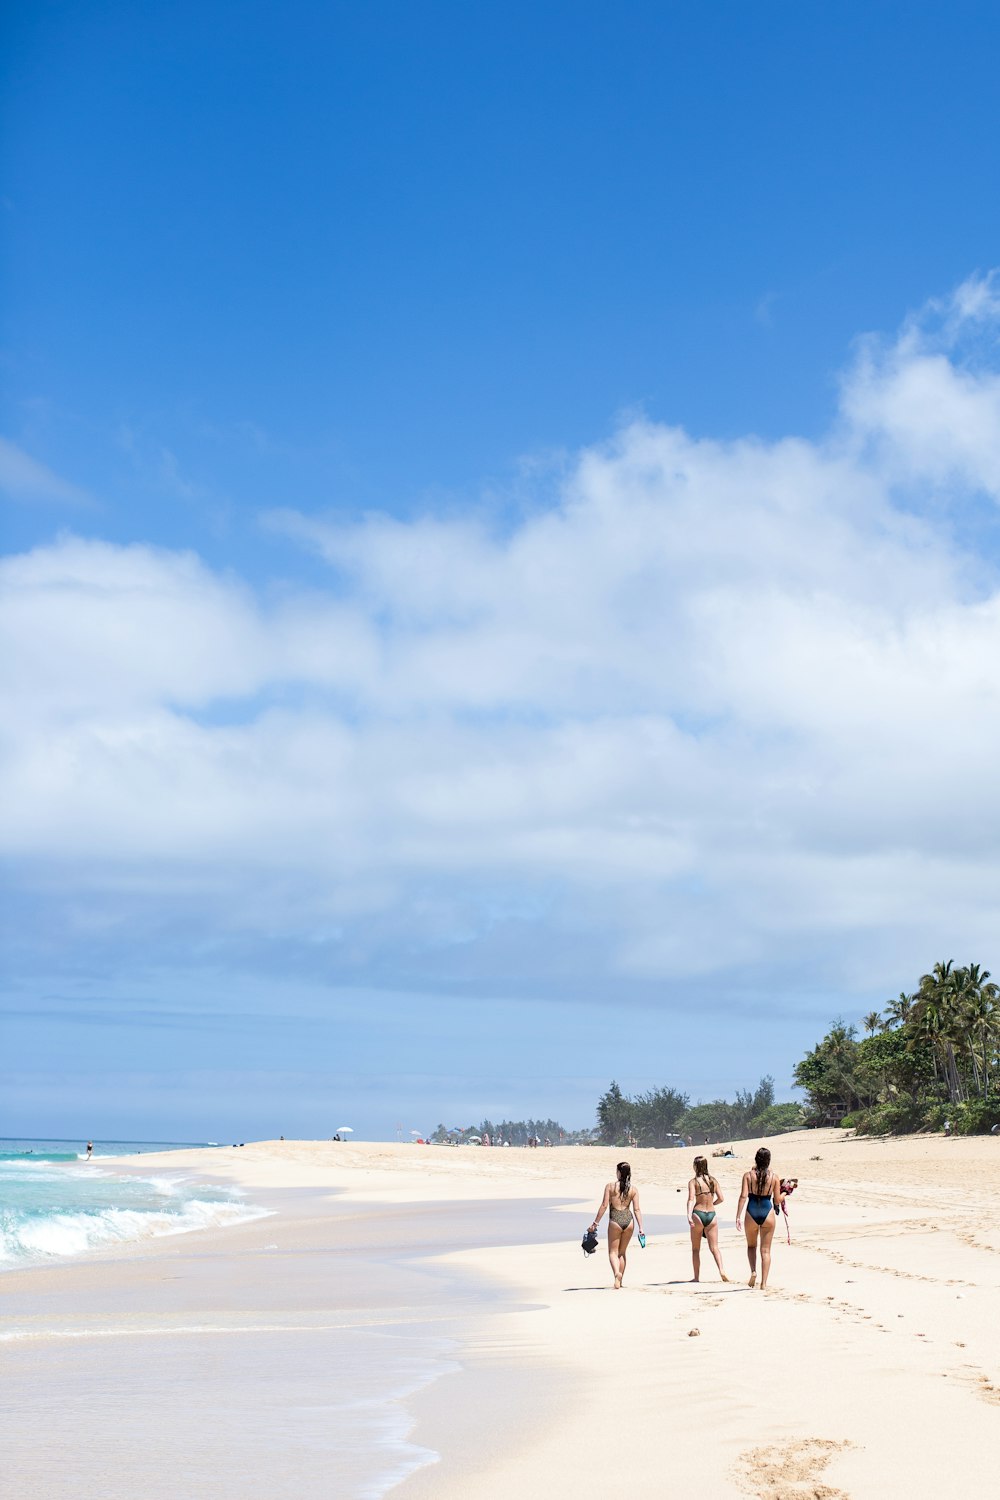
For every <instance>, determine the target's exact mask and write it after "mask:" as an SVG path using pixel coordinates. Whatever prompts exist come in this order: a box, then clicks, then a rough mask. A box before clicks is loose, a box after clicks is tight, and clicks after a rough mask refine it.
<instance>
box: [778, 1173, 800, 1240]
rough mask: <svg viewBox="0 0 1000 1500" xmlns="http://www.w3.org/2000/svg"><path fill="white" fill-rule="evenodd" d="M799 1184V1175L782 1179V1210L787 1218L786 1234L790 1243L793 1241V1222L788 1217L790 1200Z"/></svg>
mask: <svg viewBox="0 0 1000 1500" xmlns="http://www.w3.org/2000/svg"><path fill="white" fill-rule="evenodd" d="M798 1185H799V1179H798V1178H797V1177H783V1178H782V1179H781V1212H782V1214H783V1215H784V1219H785V1235H786V1237H787V1240H788V1243H789V1244H791V1243H792V1224H791V1220H790V1219H789V1217H788V1200H789V1198H790V1197H791V1195H792V1193H794V1192H795V1189H796V1188H797V1187H798Z"/></svg>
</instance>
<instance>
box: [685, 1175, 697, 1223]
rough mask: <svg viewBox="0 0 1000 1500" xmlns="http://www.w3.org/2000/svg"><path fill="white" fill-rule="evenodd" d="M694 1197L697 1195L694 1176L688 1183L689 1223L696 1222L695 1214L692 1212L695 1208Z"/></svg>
mask: <svg viewBox="0 0 1000 1500" xmlns="http://www.w3.org/2000/svg"><path fill="white" fill-rule="evenodd" d="M694 1197H695V1179H694V1178H693V1177H692V1178H691V1181H690V1182H689V1183H688V1202H687V1216H688V1223H689V1224H693V1223H694V1214H693V1213H692V1212H691V1210H692V1209H693V1208H694Z"/></svg>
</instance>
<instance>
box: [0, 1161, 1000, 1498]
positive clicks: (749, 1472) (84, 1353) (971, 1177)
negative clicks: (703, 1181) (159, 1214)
mask: <svg viewBox="0 0 1000 1500" xmlns="http://www.w3.org/2000/svg"><path fill="white" fill-rule="evenodd" d="M757 1144H758V1143H757V1142H749V1143H742V1144H741V1143H736V1144H735V1148H734V1149H735V1151H736V1157H735V1159H726V1160H720V1161H717V1162H715V1163H713V1166H714V1168H715V1169H716V1171H717V1175H718V1177H719V1180H720V1183H721V1185H722V1188H723V1191H724V1192H725V1194H726V1202H725V1204H724V1205H723V1207H722V1211H721V1218H722V1222H723V1226H724V1227H723V1232H722V1246H723V1252H724V1255H725V1262H726V1269H727V1272H728V1274H729V1275H730V1277H731V1278H733V1280H732V1282H731V1284H729V1285H723V1284H722V1283H720V1282H719V1280H718V1279H717V1275H716V1271H715V1267H714V1265H713V1264H712V1262H711V1260H710V1258H709V1257H708V1256H707V1253H703V1260H702V1277H703V1280H702V1282H701V1284H699V1285H697V1286H695V1285H692V1284H691V1283H690V1280H689V1278H690V1275H691V1263H690V1253H689V1248H688V1236H687V1230H686V1227H685V1226H684V1225H683V1224H682V1223H679V1222H678V1221H679V1216H681V1215H683V1211H684V1203H685V1191H684V1189H685V1187H686V1182H687V1178H688V1175H689V1167H690V1158H691V1155H692V1154H693V1153H691V1152H682V1151H659V1152H656V1151H634V1152H631V1153H630V1160H631V1161H632V1164H633V1175H634V1180H635V1181H636V1183H637V1185H638V1186H639V1188H640V1191H641V1196H642V1203H643V1209H644V1213H645V1215H646V1216H647V1219H648V1220H649V1221H650V1222H649V1225H648V1228H649V1230H650V1235H649V1243H648V1245H647V1248H646V1250H645V1251H641V1250H640V1249H639V1248H638V1245H637V1244H635V1243H634V1244H633V1249H632V1250H631V1252H630V1256H629V1271H628V1275H627V1278H626V1286H625V1288H624V1290H623V1291H622V1292H620V1293H618V1292H614V1291H613V1290H612V1288H611V1280H610V1275H609V1271H608V1265H607V1259H606V1255H605V1252H604V1245H603V1237H602V1245H601V1249H600V1251H599V1253H598V1254H597V1255H595V1256H593V1257H591V1258H589V1259H585V1258H584V1257H583V1255H582V1253H581V1251H580V1248H579V1239H580V1235H581V1233H582V1231H583V1229H584V1227H585V1226H586V1224H587V1222H589V1220H590V1218H591V1217H592V1215H593V1212H594V1209H595V1207H596V1204H597V1201H598V1197H599V1194H600V1190H601V1186H602V1184H603V1182H604V1181H605V1180H606V1178H607V1177H608V1176H609V1175H610V1173H611V1171H612V1170H613V1165H614V1160H615V1158H616V1155H617V1153H615V1152H613V1151H607V1150H601V1149H593V1148H590V1149H586V1148H567V1149H556V1150H548V1151H547V1150H544V1149H543V1150H537V1151H526V1150H503V1151H497V1150H492V1151H485V1150H476V1149H471V1148H466V1149H456V1150H449V1149H447V1148H436V1147H421V1146H410V1145H405V1146H395V1145H379V1144H356V1145H347V1144H339V1143H307V1142H292V1141H289V1142H266V1143H259V1144H253V1145H247V1146H246V1147H245V1148H243V1149H241V1150H232V1151H229V1150H216V1151H211V1152H172V1153H170V1154H169V1156H163V1157H161V1158H155V1157H152V1156H145V1155H144V1156H143V1157H142V1158H141V1159H136V1160H135V1161H133V1162H131V1164H129V1163H126V1162H118V1163H117V1168H118V1169H121V1170H125V1169H126V1167H128V1166H129V1165H131V1167H132V1168H134V1169H139V1167H141V1169H142V1170H143V1171H148V1170H150V1169H152V1168H153V1167H155V1168H156V1169H157V1170H160V1169H163V1170H170V1171H185V1172H191V1173H197V1174H201V1175H205V1176H210V1177H212V1178H214V1179H215V1180H226V1181H229V1182H231V1183H234V1184H237V1185H238V1186H239V1187H240V1188H241V1189H243V1190H244V1191H245V1192H246V1193H247V1194H248V1196H249V1197H250V1198H252V1199H253V1201H255V1202H259V1203H261V1204H262V1205H263V1206H264V1207H267V1208H269V1209H271V1215H270V1217H268V1218H266V1219H260V1220H257V1221H254V1222H251V1223H248V1224H241V1225H238V1226H235V1227H232V1228H228V1229H225V1230H212V1231H206V1232H202V1231H198V1232H195V1233H191V1234H186V1235H183V1236H175V1237H172V1238H169V1239H160V1240H153V1241H147V1242H145V1243H143V1244H142V1245H138V1246H131V1247H127V1248H126V1247H122V1248H120V1249H118V1250H116V1251H115V1252H110V1251H106V1252H103V1253H101V1254H99V1255H93V1256H91V1257H89V1258H88V1259H87V1260H85V1261H81V1260H77V1261H72V1262H66V1263H62V1264H56V1265H46V1266H39V1267H34V1268H31V1269H27V1270H21V1271H12V1272H8V1273H6V1274H4V1276H3V1277H2V1278H0V1293H2V1296H3V1330H2V1331H3V1335H4V1340H5V1343H4V1363H5V1367H6V1372H7V1378H6V1380H5V1382H4V1403H3V1414H2V1425H3V1440H4V1451H5V1468H6V1472H7V1477H8V1479H9V1480H10V1481H11V1482H12V1489H11V1491H10V1492H11V1494H12V1495H16V1496H17V1497H18V1500H35V1497H39V1500H41V1497H44V1500H55V1497H63V1496H65V1497H70V1496H72V1497H74V1500H90V1497H95V1500H96V1497H97V1496H102V1497H118V1496H122V1497H125V1496H129V1497H130V1500H139V1497H145V1496H149V1497H159V1496H161V1495H163V1496H166V1495H171V1496H176V1495H178V1494H184V1495H191V1496H195V1495H196V1496H206V1497H207V1496H213V1497H229V1496H230V1495H232V1496H236V1495H240V1496H242V1497H252V1496H257V1495H261V1496H269V1497H274V1496H279V1495H282V1496H283V1495H285V1494H289V1495H291V1494H299V1495H303V1496H312V1495H316V1496H319V1495H324V1496H329V1495H338V1496H339V1495H344V1496H345V1497H346V1496H348V1495H350V1494H362V1493H365V1494H376V1493H386V1492H387V1491H388V1490H389V1489H390V1488H391V1490H392V1493H393V1494H394V1495H397V1494H398V1495H399V1496H400V1497H401V1500H424V1497H431V1496H433V1497H436V1500H437V1497H440V1500H451V1497H453V1496H454V1497H456V1500H457V1497H459V1496H462V1497H464V1500H480V1497H481V1500H492V1497H498V1496H501V1495H506V1494H509V1493H513V1492H517V1493H521V1494H525V1495H528V1496H534V1495H539V1496H541V1495H546V1496H556V1497H560V1500H561V1497H563V1496H565V1497H569V1496H575V1495H577V1494H579V1493H580V1492H581V1490H584V1491H586V1492H590V1491H593V1490H596V1489H598V1488H600V1489H601V1490H603V1489H605V1488H607V1487H612V1486H614V1487H621V1486H622V1485H625V1486H627V1487H628V1488H630V1489H632V1488H635V1487H639V1488H641V1489H644V1490H646V1491H647V1492H648V1493H650V1494H656V1495H660V1494H666V1493H673V1492H674V1490H675V1488H676V1487H678V1486H683V1487H685V1488H690V1489H694V1488H697V1489H698V1490H703V1489H705V1488H706V1486H707V1487H708V1489H709V1490H710V1492H711V1493H713V1494H719V1495H724V1496H740V1495H751V1496H761V1497H763V1496H769V1497H775V1496H776V1497H779V1500H784V1497H793V1496H813V1497H825V1500H839V1497H846V1496H849V1497H853V1500H868V1497H871V1500H875V1497H886V1496H897V1495H898V1496H916V1497H921V1496H925V1495H926V1496H930V1495H936V1494H947V1495H950V1494H957V1493H958V1490H959V1487H961V1488H962V1489H971V1490H972V1491H973V1492H975V1493H979V1494H990V1493H993V1492H995V1488H996V1479H995V1471H996V1459H995V1455H996V1453H997V1451H998V1449H1000V1350H998V1346H997V1338H996V1329H997V1327H998V1326H1000V1217H998V1210H1000V1142H998V1141H997V1140H995V1139H990V1138H974V1139H967V1140H943V1139H941V1138H937V1137H934V1138H909V1139H905V1140H890V1141H871V1142H869V1141H858V1140H854V1139H851V1138H849V1137H846V1136H845V1134H844V1132H842V1131H810V1132H802V1133H800V1134H796V1135H793V1136H784V1137H781V1138H779V1139H778V1140H775V1141H773V1142H772V1143H771V1144H772V1147H773V1150H774V1161H775V1166H776V1167H777V1169H778V1170H779V1171H780V1172H781V1173H782V1174H783V1175H786V1176H787V1175H796V1176H798V1177H799V1179H800V1183H801V1186H800V1189H799V1191H798V1192H797V1193H796V1195H795V1196H794V1198H793V1199H792V1200H791V1203H790V1213H791V1224H792V1236H793V1244H792V1245H791V1247H787V1246H786V1245H785V1243H784V1236H783V1234H782V1235H781V1237H780V1239H779V1237H778V1236H776V1239H775V1256H774V1269H773V1272H772V1287H771V1289H770V1290H769V1291H768V1292H767V1293H766V1294H761V1293H760V1292H759V1291H754V1292H751V1291H750V1290H749V1289H748V1287H747V1285H746V1277H747V1264H746V1254H745V1249H744V1243H743V1239H742V1236H739V1237H738V1236H737V1235H736V1232H735V1229H734V1226H733V1219H734V1215H735V1208H736V1199H737V1195H738V1188H739V1181H740V1176H741V1174H742V1171H743V1169H744V1167H745V1166H747V1165H749V1162H750V1158H751V1156H752V1151H753V1149H754V1147H755V1146H756V1145H757ZM365 1330H367V1331H368V1332H367V1334H366V1335H365V1336H366V1337H368V1336H370V1335H371V1333H372V1330H375V1331H376V1332H377V1333H378V1336H379V1337H380V1338H384V1339H385V1340H386V1341H391V1347H392V1349H393V1352H394V1357H398V1356H399V1352H400V1350H401V1349H402V1350H403V1354H404V1356H405V1358H406V1359H407V1360H409V1361H410V1362H411V1364H412V1368H413V1372H414V1373H413V1378H412V1380H411V1382H410V1388H409V1389H407V1390H400V1392H399V1393H398V1398H399V1399H398V1407H397V1417H396V1419H395V1420H396V1424H397V1428H398V1430H397V1431H396V1432H395V1433H394V1435H393V1441H394V1443H395V1449H394V1454H395V1460H394V1461H397V1460H399V1459H400V1455H401V1454H402V1455H404V1457H405V1459H406V1461H405V1462H403V1461H400V1462H397V1468H396V1470H395V1471H391V1466H390V1467H387V1468H386V1469H385V1472H384V1473H382V1474H381V1475H380V1477H379V1478H378V1480H377V1481H375V1480H372V1479H370V1478H369V1479H366V1480H363V1481H362V1480H361V1479H358V1480H357V1485H359V1486H362V1487H355V1488H352V1487H351V1486H352V1484H354V1483H355V1481H354V1480H353V1479H352V1477H351V1471H350V1466H349V1465H348V1466H347V1467H346V1468H341V1469H340V1470H338V1469H337V1467H336V1465H337V1463H338V1462H339V1459H338V1442H339V1445H340V1447H343V1441H342V1438H341V1439H338V1436H337V1433H335V1432H332V1431H331V1428H330V1419H329V1415H328V1411H329V1407H328V1400H329V1395H330V1391H331V1390H332V1389H334V1388H336V1389H338V1390H341V1391H342V1390H343V1389H344V1387H345V1386H347V1387H350V1384H351V1382H352V1380H355V1379H356V1380H357V1381H359V1382H362V1381H363V1378H364V1371H365V1369H366V1368H367V1367H366V1366H365V1363H364V1360H365V1358H367V1355H363V1358H361V1360H360V1363H356V1364H354V1363H352V1361H353V1359H354V1355H353V1352H352V1351H353V1350H354V1348H355V1345H352V1344H351V1342H350V1341H351V1340H352V1339H353V1340H355V1341H357V1340H359V1339H360V1338H361V1337H362V1334H363V1333H365ZM406 1338H409V1339H410V1340H411V1342H410V1343H400V1340H401V1339H406ZM345 1341H346V1342H345ZM357 1347H358V1348H360V1345H357ZM387 1347H389V1344H388V1343H387ZM362 1354H363V1351H362ZM370 1408H371V1412H374V1410H375V1405H374V1402H372V1403H370ZM368 1410H369V1408H367V1407H365V1405H364V1402H363V1401H360V1402H359V1404H358V1407H357V1411H358V1415H357V1417H356V1419H355V1422H354V1429H353V1431H354V1438H355V1440H356V1442H357V1444H358V1446H359V1455H360V1450H361V1449H362V1448H363V1447H364V1444H365V1443H366V1442H372V1441H375V1437H376V1436H377V1434H376V1427H375V1426H374V1425H373V1426H372V1427H371V1431H370V1432H369V1431H368V1430H367V1429H366V1428H365V1421H366V1420H368V1418H367V1416H366V1415H365V1413H366V1412H367V1411H368ZM371 1422H372V1423H374V1422H375V1418H374V1416H372V1417H371ZM407 1429H409V1430H407ZM109 1455H110V1457H109ZM435 1455H436V1461H435ZM341 1457H342V1455H341ZM359 1462H360V1458H359ZM336 1473H340V1475H341V1477H340V1479H338V1480H336V1481H335V1482H332V1476H333V1475H334V1474H336ZM358 1473H359V1474H360V1473H361V1469H360V1468H359V1470H358ZM331 1484H332V1487H331ZM364 1484H368V1485H369V1488H367V1489H364V1488H363V1485H364Z"/></svg>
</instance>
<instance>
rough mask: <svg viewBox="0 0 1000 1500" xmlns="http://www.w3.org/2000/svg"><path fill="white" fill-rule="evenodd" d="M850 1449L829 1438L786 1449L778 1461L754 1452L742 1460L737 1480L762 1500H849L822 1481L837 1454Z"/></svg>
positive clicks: (808, 1440)
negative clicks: (822, 1476)
mask: <svg viewBox="0 0 1000 1500" xmlns="http://www.w3.org/2000/svg"><path fill="white" fill-rule="evenodd" d="M849 1447H851V1444H850V1443H835V1442H833V1441H832V1440H831V1439H830V1438H804V1439H803V1440H802V1442H800V1443H789V1444H787V1445H786V1446H784V1447H783V1448H782V1450H781V1453H780V1456H778V1457H775V1458H772V1457H769V1456H768V1455H766V1454H762V1453H761V1452H760V1450H759V1449H755V1448H751V1449H750V1451H749V1452H748V1453H745V1454H744V1455H743V1457H742V1459H741V1460H740V1465H739V1468H738V1469H737V1471H736V1472H737V1477H738V1480H739V1483H740V1485H741V1488H742V1489H744V1490H745V1491H746V1492H747V1494H750V1495H756V1496H759V1497H760V1500H850V1497H849V1496H848V1494H847V1491H846V1490H838V1489H835V1488H834V1486H833V1485H829V1484H824V1482H823V1481H822V1480H821V1479H820V1477H819V1476H820V1475H821V1474H822V1472H823V1470H824V1469H825V1468H826V1466H827V1464H828V1463H829V1462H830V1459H831V1458H832V1457H833V1456H834V1454H835V1453H839V1452H841V1450H842V1449H844V1448H849Z"/></svg>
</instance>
